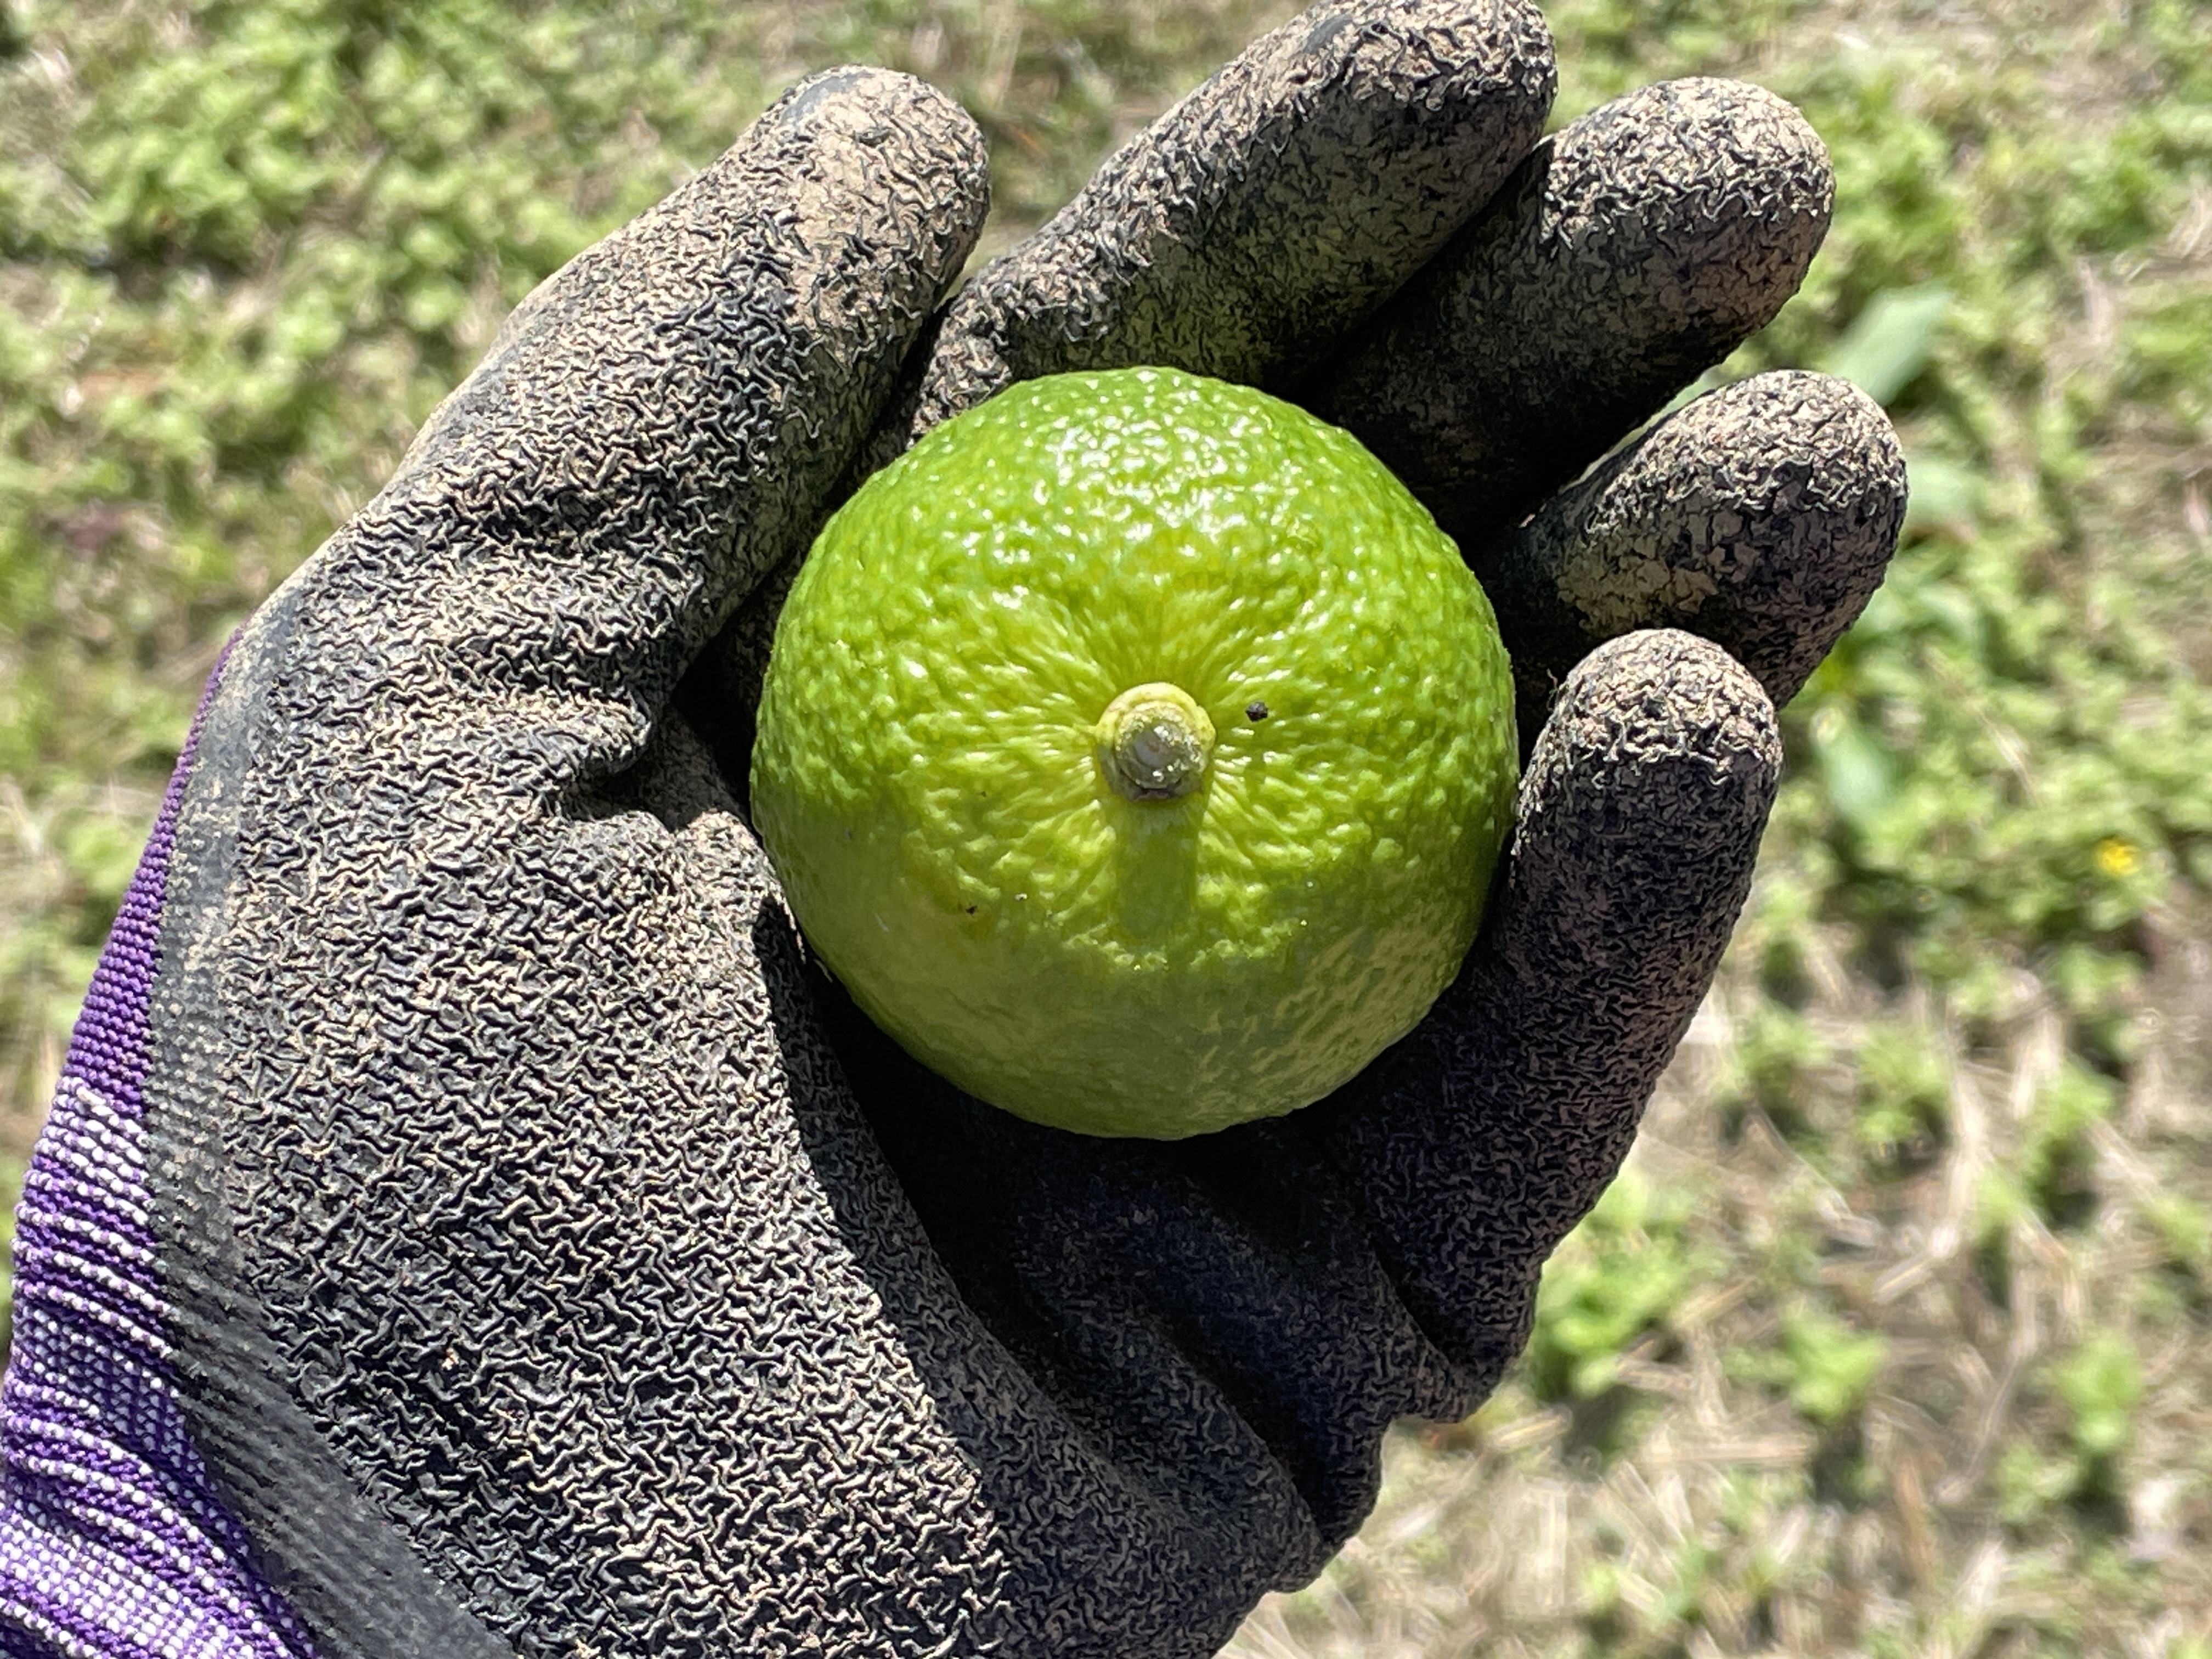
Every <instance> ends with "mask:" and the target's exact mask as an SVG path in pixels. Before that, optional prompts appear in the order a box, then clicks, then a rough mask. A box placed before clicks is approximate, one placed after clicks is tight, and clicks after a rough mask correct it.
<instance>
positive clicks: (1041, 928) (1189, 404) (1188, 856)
mask: <svg viewBox="0 0 2212 1659" xmlns="http://www.w3.org/2000/svg"><path fill="white" fill-rule="evenodd" d="M1152 684H1165V685H1167V686H1169V687H1171V688H1180V689H1181V690H1182V691H1183V692H1185V693H1187V694H1188V698H1189V699H1190V700H1191V701H1192V702H1195V703H1196V704H1197V706H1198V708H1200V709H1201V710H1202V711H1203V712H1204V714H1205V716H1206V719H1207V720H1210V722H1211V725H1212V734H1211V750H1210V753H1209V754H1208V755H1207V757H1206V762H1205V765H1204V769H1203V773H1202V775H1200V777H1199V779H1198V781H1197V783H1196V785H1195V787H1191V788H1189V790H1188V793H1182V794H1180V795H1176V796H1173V797H1170V798H1164V799H1131V798H1130V797H1129V796H1128V794H1127V793H1124V790H1123V789H1122V788H1121V787H1116V785H1115V781H1114V780H1113V778H1112V777H1111V776H1110V775H1109V774H1110V773H1111V772H1112V770H1113V767H1112V766H1111V765H1110V764H1109V757H1108V756H1107V754H1106V753H1105V745H1104V744H1103V743H1102V737H1101V719H1102V715H1103V714H1105V712H1106V711H1107V709H1108V707H1109V704H1112V703H1114V702H1115V698H1116V697H1117V696H1120V695H1121V694H1122V693H1124V692H1127V691H1129V690H1131V689H1132V688H1139V687H1146V686H1148V685H1152ZM1147 696H1148V697H1150V696H1151V694H1149V693H1148V694H1147ZM1139 701H1144V699H1140V700H1139ZM1153 701H1157V699H1153ZM1171 701H1172V699H1170V702H1171ZM1512 707H1513V699H1512V682H1511V677H1510V671H1509V668H1508V665H1507V662H1506V656H1505V651H1504V646H1503V645H1502V644H1501V643H1500V641H1499V639H1498V627H1497V623H1496V621H1495V619H1494V618H1493V617H1492V614H1491V609H1490V605H1489V602H1488V600H1487V599H1485V597H1484V596H1483V592H1482V590H1481V588H1480V586H1478V585H1477V584H1476V582H1475V580H1474V577H1473V576H1472V575H1471V574H1469V573H1468V569H1467V567H1466V566H1465V565H1464V564H1463V563H1462V562H1461V560H1460V557H1459V554H1458V552H1457V550H1455V548H1454V546H1453V545H1452V544H1451V542H1450V541H1449V539H1447V538H1445V537H1444V536H1443V534H1442V533H1441V532H1439V531H1438V530H1437V528H1436V526H1435V523H1434V521H1433V520H1431V518H1430V516H1429V514H1428V513H1427V512H1426V511H1425V509H1423V507H1421V506H1420V504H1419V502H1418V501H1415V500H1414V498H1413V496H1412V495H1410V494H1409V493H1408V492H1407V490H1406V489H1405V488H1404V486H1403V485H1401V484H1400V483H1398V482H1397V480H1396V479H1395V478H1394V477H1391V476H1390V474H1389V472H1388V471H1385V470H1384V469H1383V466H1382V465H1381V464H1380V463H1379V462H1377V461H1376V459H1374V458H1373V457H1372V456H1371V455H1370V454H1369V453H1367V452H1366V451H1365V450H1364V449H1363V448H1362V447H1360V446H1359V445H1358V442H1357V441H1354V440H1353V439H1352V437H1351V436H1350V435H1347V434H1346V433H1344V432H1342V431H1340V430H1338V429H1337V428H1334V427H1331V426H1328V425H1325V424H1323V423H1322V422H1319V421H1316V420H1315V419H1314V418H1313V417H1312V416H1309V415H1307V414H1305V413H1304V412H1303V411H1302V410H1297V409H1295V408H1293V407H1291V405H1289V404H1284V403H1281V402H1279V401H1277V400H1276V399H1274V398H1269V397H1267V396H1265V395H1263V394H1261V393H1260V392H1254V391H1251V390H1249V389H1247V388H1244V387H1241V386H1229V385H1226V384H1224V383H1222V382H1220V381H1216V380H1201V379H1199V378H1197V377H1195V376H1193V375H1188V374H1182V373H1180V372H1177V371H1174V370H1169V369H1149V368H1147V369H1123V370H1118V371H1113V372H1109V373H1103V374H1065V375H1056V376H1053V377H1051V378H1049V379H1045V380H1031V381H1027V382H1024V383H1022V384H1020V385H1017V386H1012V387H1011V388H1009V389H1008V390H1006V391H1005V392H1001V393H1000V394H999V395H998V396H997V397H995V398H992V399H991V400H989V401H988V402H987V403H985V404H981V406H979V407H978V408H976V409H975V410H970V411H969V413H967V414H966V415H963V416H961V417H960V418H958V419H957V420H955V421H952V422H948V423H946V424H945V425H944V426H941V427H939V428H937V429H935V430H934V431H933V432H932V433H930V434H929V435H927V437H925V438H923V439H922V440H921V442H919V443H917V444H916V445H915V447H914V448H913V449H911V450H910V451H908V453H907V454H906V455H905V456H903V457H902V459H899V460H898V461H897V462H896V463H894V464H893V465H890V466H888V467H886V468H885V469H884V470H883V471H881V472H878V474H876V475H875V476H874V477H872V478H871V479H870V480H869V481H868V482H867V483H866V485H864V486H863V487H862V488H861V489H860V490H859V491H858V492H857V493H856V494H855V495H854V496H853V498H852V499H851V500H850V501H848V502H847V503H846V505H845V507H843V508H842V510H841V511H840V512H839V513H837V514H836V517H835V518H834V519H832V520H830V521H829V525H828V526H826V527H825V528H824V529H823V532H822V535H821V537H820V538H819V539H818V540H817V542H816V543H815V545H814V548H813V550H812V551H811V553H810V554H809V555H808V557H807V561H806V563H805V567H804V568H802V569H801V571H800V572H799V578H798V580H797V582H796V584H795V585H794V586H793V589H792V592H791V596H790V599H789V600H788V602H787V604H786V605H785V607H784V611H783V613H782V617H781V620H780V622H779V623H778V625H777V629H776V635H775V643H774V647H773V649H772V651H771V653H770V657H769V671H768V678H767V683H766V687H765V690H764V691H763V696H762V700H761V708H760V720H759V738H758V740H757V744H756V746H755V749H754V754H753V763H752V803H753V816H754V821H755V824H756V827H757V829H758V831H759V833H760V836H761V838H762V841H763V843H764V844H765V845H766V847H767V848H768V850H769V856H770V857H771V859H772V860H774V862H775V868H776V872H777V873H778V875H779V877H780V878H781V880H782V883H783V886H784V890H785V893H786V895H787V897H788V899H789V901H790V903H791V907H792V910H793V914H794V915H796V917H797V918H798V920H799V924H800V926H801V927H802V928H803V929H804V930H805V933H806V935H807V937H808V939H810V940H811V942H812V945H813V946H814V948H815V950H816V951H817V952H818V953H819V955H820V957H821V958H822V960H823V962H824V963H826V964H827V965H828V966H829V969H831V970H832V971H833V972H834V973H835V974H836V975H837V977H838V978H839V979H840V980H842V981H843V982H844V984H845V986H846V987H847V988H848V990H849V991H850V993H851V994H852V995H853V997H854V1000H855V1001H857V1002H858V1003H859V1004H860V1006H861V1007H862V1008H863V1009H865V1010H866V1012H867V1013H868V1014H869V1016H870V1017H871V1018H873V1019H874V1020H875V1021H876V1022H877V1023H878V1024H879V1025H881V1026H882V1027H883V1028H884V1030H886V1031H888V1032H890V1034H891V1035H892V1036H894V1037H896V1039H897V1040H898V1041H899V1042H901V1043H902V1044H903V1045H904V1046H905V1047H906V1048H907V1049H908V1051H909V1052H910V1053H912V1054H915V1056H916V1057H917V1058H919V1059H920V1060H922V1061H924V1062H925V1063H926V1064H927V1065H929V1066H932V1067H933V1068H934V1069H935V1070H937V1071H938V1072H939V1073H942V1074H943V1075H944V1076H945V1077H946V1078H949V1079H951V1080H952V1081H953V1082H954V1083H957V1084H958V1085H960V1086H961V1087H962V1088H963V1089H966V1090H967V1091H969V1092H970V1093H972V1094H975V1095H977V1096H979V1097H981V1098H982V1099H984V1100H987V1101H989V1102H992V1103H994V1104H996V1105H998V1106H1000V1107H1003V1108H1004V1109H1006V1110H1008V1111H1010V1112H1014V1113H1017V1114H1018V1115H1021V1116H1024V1117H1027V1118H1031V1119H1034V1120H1036V1121H1039V1122H1042V1123H1049V1124H1055V1125H1058V1126H1060V1127H1063V1128H1067V1129H1074V1130H1079V1131H1082V1132H1085V1133H1091V1134H1100V1135H1142V1136H1149V1137H1154V1138H1160V1139H1173V1138H1176V1137H1180V1136H1184V1135H1191V1134H1198V1133H1205V1132H1206V1131H1209V1130H1213V1129H1218V1128H1222V1127H1226V1126H1228V1125H1230V1124H1232V1123H1237V1122H1241V1121H1245V1120H1247V1119H1251V1118H1257V1117H1267V1116H1272V1115H1277V1114H1279V1113H1283V1112H1287V1111H1291V1110H1293V1109H1296V1108H1297V1107H1299V1106H1303V1105H1305V1104H1306V1103H1309V1102H1310V1101H1313V1100H1316V1099H1318V1098H1320V1097H1322V1095H1325V1094H1327V1093H1328V1091H1330V1090H1332V1089H1334V1088H1335V1087H1336V1086H1337V1085H1340V1084H1341V1083H1343V1082H1344V1081H1345V1080H1346V1079H1348V1078H1350V1077H1352V1075H1353V1074H1354V1073H1357V1072H1358V1070H1359V1069H1360V1068H1361V1067H1362V1066H1364V1065H1366V1063H1367V1062H1368V1061H1369V1060H1371V1059H1372V1058H1373V1057H1374V1056H1375V1055H1376V1054H1377V1053H1379V1052H1380V1051H1381V1050H1382V1049H1383V1048H1385V1047H1387V1046H1388V1045H1389V1043H1391V1042H1394V1041H1395V1040H1396V1039H1397V1038H1398V1037H1400V1036H1403V1035H1404V1034H1405V1033H1406V1032H1407V1030H1410V1029H1411V1028H1412V1027H1413V1024H1415V1023H1416V1022H1417V1021H1418V1020H1419V1018H1420V1017H1421V1015H1422V1014H1423V1013H1424V1012H1426V1010H1427V1009H1428V1006H1429V1005H1430V1004H1431V1002H1432V1001H1433V1000H1435V998H1436V996H1437V994H1438V993H1439V992H1440V991H1442V990H1443V987H1444V986H1445V985H1446V984H1448V983H1449V981H1450V980H1451V978H1452V976H1453V975H1454V974H1455V973H1456V972H1457V971H1458V968H1459V964H1460V961H1461V959H1462V957H1463V956H1464V955H1465V954H1466V951H1467V949H1468V945H1469V944H1470V943H1471V942H1472V941H1473V939H1474V932H1475V927H1476V923H1477V921H1479V919H1480V912H1481V907H1482V902H1483V897H1484V895H1485V892H1486V888H1487V885H1488V883H1489V879H1490V874H1491V871H1492V867H1493V866H1494V864H1495V863H1496V860H1497V858H1498V849H1499V847H1500V845H1501V843H1502V842H1503V840H1504V835H1505V831H1506V828H1507V825H1508V823H1509V822H1510V817H1511V800H1512V794H1513V789H1514V785H1515V781H1516V780H1515V762H1514V756H1515V748H1514V738H1513V726H1512ZM1109 724H1110V722H1109Z"/></svg>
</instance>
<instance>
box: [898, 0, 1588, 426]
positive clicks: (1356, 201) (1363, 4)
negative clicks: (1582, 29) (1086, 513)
mask: <svg viewBox="0 0 2212 1659" xmlns="http://www.w3.org/2000/svg"><path fill="white" fill-rule="evenodd" d="M1555 81H1556V76H1555V74H1554V70H1553V61H1552V46H1551V36H1550V33H1549V32H1548V30H1547V28H1546V27H1545V25H1544V20H1543V17H1542V15H1541V14H1540V13H1539V12H1538V11H1537V9H1536V8H1535V7H1534V5H1533V4H1531V3H1529V0H1322V3H1321V4H1319V5H1316V6H1315V7H1313V8H1312V9H1310V10H1309V11H1306V12H1304V14H1302V15H1299V16H1298V17H1297V18H1294V19H1292V20H1291V21H1290V22H1288V23H1286V24H1285V25H1283V26H1282V27H1280V28H1278V29H1276V30H1274V31H1273V33H1269V34H1266V35H1263V36H1261V38H1260V39H1259V40H1256V41H1255V42H1254V43H1253V44H1252V45H1251V46H1249V47H1248V48H1247V49H1246V50H1245V51H1244V52H1243V54H1242V55H1240V56H1239V57H1238V58H1236V59H1235V60H1234V61H1233V62H1231V63H1230V64H1227V65H1226V66H1225V67H1224V68H1223V69H1222V70H1220V71H1219V72H1218V73H1217V74H1216V75H1215V76H1213V77H1212V79H1211V80H1209V81H1207V82H1206V83H1205V84H1204V85H1203V86H1201V87H1200V88H1198V89H1197V90H1196V91H1195V92H1194V93H1192V94H1190V95H1189V96H1188V98H1186V99H1184V100H1182V102H1181V103H1180V104H1178V105H1176V106H1175V107H1174V108H1173V109H1171V110H1170V111H1169V112H1167V113H1166V114H1165V115H1164V116H1162V117H1161V118H1160V119H1159V120H1158V121H1157V122H1155V123H1154V124H1153V125H1152V127H1151V128H1150V129H1149V130H1147V131H1146V132H1144V133H1142V134H1140V135H1139V137H1137V138H1135V139H1134V140H1133V141H1132V142H1131V143H1129V144H1127V146H1125V147H1124V148H1123V149H1121V151H1120V152H1118V153H1117V154H1116V155H1114V156H1113V157H1112V158H1111V159H1109V161H1107V162H1106V164H1105V165H1104V166H1103V167H1101V168H1100V169H1099V172H1098V174H1097V178H1095V179H1093V180H1092V181H1091V184H1090V185H1088V186H1087V187H1085V190H1084V191H1082V193H1081V194H1080V195H1079V196H1077V197H1076V198H1075V199H1074V200H1073V202H1071V203H1069V204H1068V205H1067V206H1066V208H1064V209H1063V210H1061V211H1060V213H1059V214H1057V215H1056V216H1054V218H1053V219H1052V220H1051V221H1050V222H1048V224H1046V225H1045V227H1044V228H1042V230H1040V231H1038V232H1037V234H1036V235H1035V236H1033V237H1031V238H1030V240H1028V241H1026V242H1024V244H1022V245H1021V246H1019V247H1018V248H1016V249H1014V250H1013V251H1012V252H1010V253H1007V254H1006V255H1005V256H1003V257H1002V258H999V259H997V260H995V261H994V262H993V263H992V264H990V265H988V266H987V267H986V268H985V269H984V270H982V271H981V273H980V274H979V275H978V276H976V278H975V281H974V282H972V283H969V286H968V287H967V288H966V289H963V290H962V292H961V293H960V294H959V295H957V297H956V298H955V299H954V300H953V301H952V303H951V305H950V306H949V307H947V310H946V313H945V318H944V320H943V325H942V328H941V330H940V331H939V336H938V338H937V341H936V343H935V345H934V348H933V351H932V353H931V355H930V357H929V360H928V362H927V367H926V370H925V372H924V373H923V374H922V375H921V380H920V382H919V384H918V386H915V387H914V388H913V389H912V391H911V394H910V395H911V399H912V401H911V403H910V404H909V407H908V411H907V414H906V419H905V421H904V422H903V423H902V424H900V425H898V426H896V427H895V428H892V429H890V430H888V431H887V432H886V433H885V435H884V439H883V441H882V442H881V444H880V445H879V446H878V448H879V450H881V451H882V452H883V453H881V455H880V459H889V458H890V455H892V454H896V453H897V451H898V450H899V449H901V448H903V447H905V445H906V444H907V443H908V442H911V441H913V439H914V438H915V437H918V436H920V435H921V434H922V433H923V432H926V431H927V430H928V429H929V428H931V427H932V426H934V425H936V424H937V423H938V422H940V421H944V420H947V419H949V418H951V416H954V415H957V414H958V413H960V412H961V411H962V410H965V409H968V408H970V407H972V406H973V405H974V404H978V403H981V401H982V400H983V399H984V398H987V397H989V396H990V395H991V394H992V393H993V392H997V391H1000V389H1002V388H1003V387H1005V386H1009V385H1011V384H1012V383H1013V382H1014V381H1016V380H1029V379H1032V378H1034V377H1036V376H1038V375H1043V374H1057V373H1060V372H1062V371H1064V370H1068V369H1081V368H1126V367H1130V366H1133V365H1138V364H1153V365H1159V366H1163V367H1168V368H1182V369H1188V370H1189V371H1191V372H1192V373H1194V374H1210V375H1213V376H1215V377H1217V378H1219V379H1222V380H1238V381H1244V382H1248V383H1251V384H1256V385H1262V386H1264V385H1267V384H1269V383H1270V382H1271V381H1273V380H1277V379H1279V378H1281V377H1284V376H1285V375H1286V374H1289V373H1294V372H1296V371H1297V369H1298V368H1302V367H1303V365H1304V361H1305V360H1306V359H1307V358H1308V357H1309V356H1310V355H1311V354H1312V353H1313V352H1314V351H1316V349H1319V348H1320V347H1322V345H1324V344H1326V343H1328V341H1330V340H1332V339H1334V337H1337V336H1338V335H1340V333H1342V332H1343V331H1345V330H1346V329H1347V328H1349V327H1350V326H1352V324H1354V323H1355V322H1357V321H1358V319H1359V318H1360V317H1362V316H1363V315H1364V314H1365V313H1367V312H1368V311H1370V310H1371V309H1372V308H1373V307H1375V306H1376V304H1378V303H1379V302H1380V301H1382V300H1383V298H1384V297H1385V296H1386V295H1389V294H1390V293H1391V292H1393V291H1394V290H1395V289H1397V288H1398V286H1399V285H1400V284H1401V283H1403V282H1405V280H1406V279H1407V277H1408V276H1411V275H1412V274H1413V272H1414V271H1415V270H1418V269H1419V268H1420V266H1421V265H1422V264H1423V263H1424V262H1425V261H1426V260H1427V259H1428V258H1430V257H1431V255H1433V254H1434V253H1435V252H1437V249H1439V248H1440V247H1442V246H1443V245H1444V243H1445V242H1446V240H1449V238H1450V236H1451V235H1452V234H1453V233H1454V232H1455V231H1456V230H1457V229H1458V228H1459V227H1460V226H1461V225H1462V223H1464V222H1466V221H1467V219H1468V217H1469V216H1471V215H1473V214H1474V212H1475V211H1476V210H1478V209H1479V208H1480V206H1481V205H1482V204H1483V203H1484V202H1485V201H1486V200H1487V199H1488V198H1489V197H1490V195H1491V193H1492V191H1494V190H1496V189H1497V188H1498V185H1499V184H1500V183H1502V182H1503V181H1504V179H1505V177H1506V175H1507V173H1509V172H1510V170H1511V168H1512V167H1513V166H1514V165H1515V164H1516V162H1518V161H1520V160H1521V158H1522V156H1523V155H1526V154H1528V149H1529V148H1530V146H1532V145H1533V144H1534V143H1535V142H1536V140H1537V138H1538V137H1539V135H1540V134H1541V131H1542V130H1543V121H1544V117H1545V114H1546V113H1547V111H1548V110H1549V109H1550V107H1551V102H1552V94H1553V88H1554V85H1555Z"/></svg>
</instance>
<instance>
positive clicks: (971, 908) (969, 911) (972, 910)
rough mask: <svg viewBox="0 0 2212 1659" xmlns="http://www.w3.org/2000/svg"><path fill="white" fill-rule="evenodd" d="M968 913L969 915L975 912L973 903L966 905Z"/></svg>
mask: <svg viewBox="0 0 2212 1659" xmlns="http://www.w3.org/2000/svg"><path fill="white" fill-rule="evenodd" d="M968 914H969V915H971V916H972V915H975V906H974V905H972V904H971V905H969V907H968Z"/></svg>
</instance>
